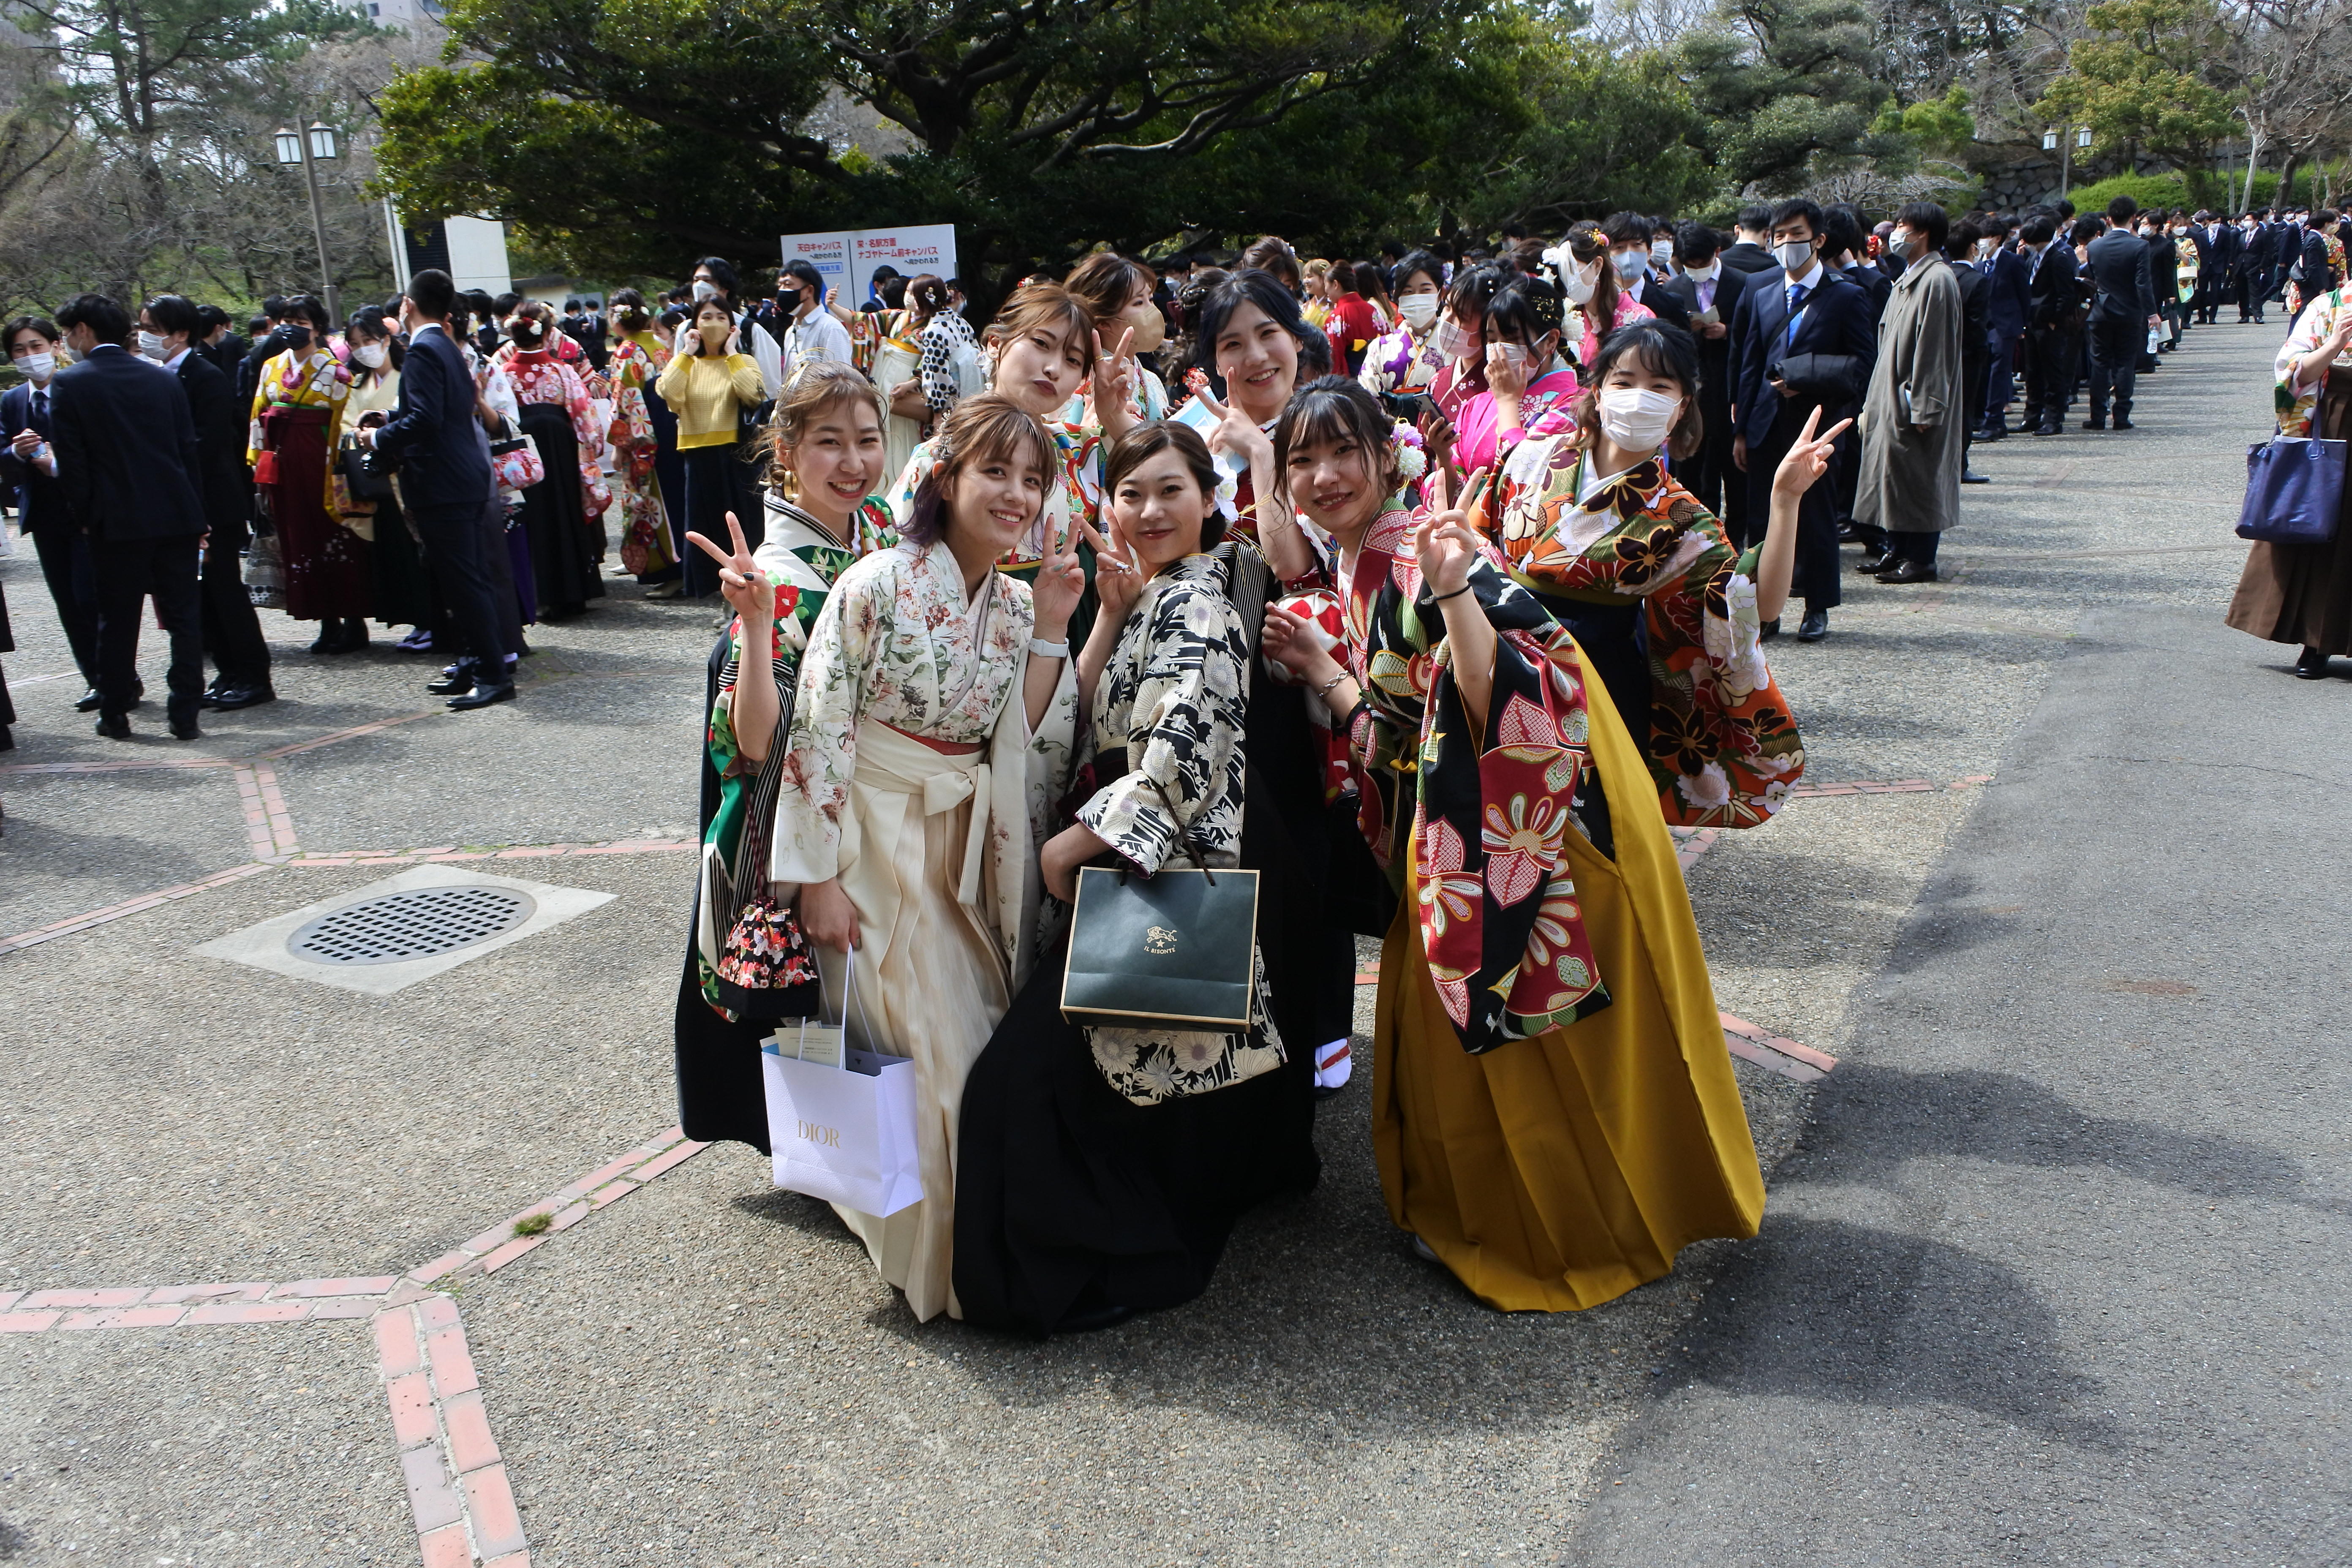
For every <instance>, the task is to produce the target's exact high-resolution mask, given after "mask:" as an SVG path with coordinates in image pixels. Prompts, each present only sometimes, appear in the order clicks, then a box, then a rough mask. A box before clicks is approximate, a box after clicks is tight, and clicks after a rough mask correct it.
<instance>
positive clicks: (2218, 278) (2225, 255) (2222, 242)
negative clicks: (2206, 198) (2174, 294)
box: [2197, 223, 2246, 289]
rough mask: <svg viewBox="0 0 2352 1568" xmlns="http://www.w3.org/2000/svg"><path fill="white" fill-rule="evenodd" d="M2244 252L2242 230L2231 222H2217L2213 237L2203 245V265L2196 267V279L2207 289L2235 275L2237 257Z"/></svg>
mask: <svg viewBox="0 0 2352 1568" xmlns="http://www.w3.org/2000/svg"><path fill="white" fill-rule="evenodd" d="M2245 253H2246V237H2245V234H2244V231H2242V229H2240V228H2239V227H2238V226H2237V225H2236V224H2233V223H2217V224H2215V225H2214V226H2213V237H2212V239H2211V240H2210V241H2209V242H2208V243H2207V245H2206V247H2205V262H2204V265H2203V266H2201V267H2200V268H2198V269H2197V276H2198V279H2199V280H2200V282H2202V283H2204V284H2205V286H2206V287H2207V288H2209V289H2211V288H2217V287H2219V286H2220V285H2221V282H2222V281H2223V280H2224V279H2230V278H2234V277H2236V276H2237V272H2238V258H2240V257H2242V256H2243V255H2244V254H2245Z"/></svg>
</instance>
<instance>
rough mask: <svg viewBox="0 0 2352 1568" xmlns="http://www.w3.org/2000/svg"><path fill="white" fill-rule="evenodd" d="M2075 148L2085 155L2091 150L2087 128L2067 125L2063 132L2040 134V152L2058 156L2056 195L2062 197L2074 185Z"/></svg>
mask: <svg viewBox="0 0 2352 1568" xmlns="http://www.w3.org/2000/svg"><path fill="white" fill-rule="evenodd" d="M2077 147H2079V148H2081V149H2082V150H2083V151H2084V152H2085V153H2087V152H2089V151H2090V150H2091V128H2090V127H2089V126H2087V125H2069V126H2067V127H2066V128H2065V129H2063V130H2053V131H2044V132H2042V151H2043V152H2044V153H2057V154H2058V194H2059V195H2062V196H2063V195H2065V194H2066V192H2067V190H2068V188H2069V187H2070V186H2071V185H2072V184H2074V149H2076V148H2077Z"/></svg>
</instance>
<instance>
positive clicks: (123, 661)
mask: <svg viewBox="0 0 2352 1568" xmlns="http://www.w3.org/2000/svg"><path fill="white" fill-rule="evenodd" d="M197 538H198V536H197V535H195V534H193V533H183V534H178V535H175V536H174V537H173V538H170V539H126V540H119V541H113V542H99V543H94V544H92V545H91V546H90V552H91V558H92V561H93V563H96V564H97V565H98V566H99V567H100V570H99V572H98V695H99V711H100V713H102V714H104V715H105V716H106V717H107V718H110V719H119V718H121V716H122V715H124V714H126V713H128V712H130V711H131V702H132V701H133V700H135V699H136V696H137V693H138V690H139V623H140V619H141V616H142V613H143V612H144V610H145V608H146V605H147V597H148V595H151V594H152V595H154V598H155V614H156V616H157V618H159V619H160V620H162V621H163V630H164V632H165V633H166V634H167V635H168V636H169V637H170V638H171V640H172V663H171V668H170V669H169V670H168V672H167V675H166V679H168V680H169V681H170V683H171V688H172V696H171V700H170V702H169V704H168V705H167V707H166V710H165V711H166V712H167V713H168V714H169V715H170V717H171V718H172V719H173V720H174V721H180V720H194V718H195V716H196V711H197V709H198V706H199V705H200V703H201V701H202V700H203V698H204V695H205V630H204V626H205V613H204V589H203V586H202V585H201V584H199V583H198V582H197V580H196V540H197Z"/></svg>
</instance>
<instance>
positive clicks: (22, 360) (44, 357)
mask: <svg viewBox="0 0 2352 1568" xmlns="http://www.w3.org/2000/svg"><path fill="white" fill-rule="evenodd" d="M16 368H17V369H18V370H21V371H23V372H24V373H25V374H26V376H28V377H29V378H31V379H32V380H33V381H35V382H38V383H42V384H46V383H47V381H48V379H49V377H51V376H53V375H55V374H58V356H57V355H55V354H50V353H32V354H19V355H17V356H16Z"/></svg>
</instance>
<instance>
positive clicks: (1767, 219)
mask: <svg viewBox="0 0 2352 1568" xmlns="http://www.w3.org/2000/svg"><path fill="white" fill-rule="evenodd" d="M1731 226H1732V230H1733V232H1734V233H1735V234H1737V235H1738V243H1736V244H1733V245H1727V246H1726V247H1724V248H1723V253H1722V254H1723V264H1724V266H1726V267H1727V268H1730V269H1731V270H1732V271H1734V272H1738V273H1742V274H1745V273H1749V272H1772V271H1777V270H1778V269H1779V268H1780V263H1779V262H1777V261H1775V260H1773V259H1772V252H1771V250H1770V249H1769V247H1767V246H1766V245H1765V243H1764V242H1765V240H1766V239H1767V238H1768V237H1769V236H1770V234H1771V232H1772V209H1771V208H1770V207H1766V206H1744V207H1741V208H1740V209H1739V216H1738V217H1736V218H1734V219H1733V220H1732V224H1731Z"/></svg>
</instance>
